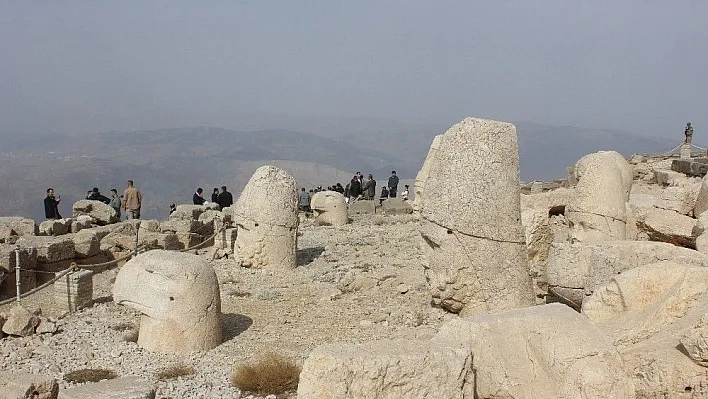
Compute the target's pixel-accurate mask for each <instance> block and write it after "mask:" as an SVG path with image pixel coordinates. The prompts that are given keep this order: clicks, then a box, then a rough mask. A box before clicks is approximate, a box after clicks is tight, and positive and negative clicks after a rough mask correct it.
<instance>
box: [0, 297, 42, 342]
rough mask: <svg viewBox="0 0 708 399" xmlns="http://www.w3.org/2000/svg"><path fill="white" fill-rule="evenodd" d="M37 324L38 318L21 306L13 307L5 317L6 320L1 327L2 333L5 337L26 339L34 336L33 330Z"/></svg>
mask: <svg viewBox="0 0 708 399" xmlns="http://www.w3.org/2000/svg"><path fill="white" fill-rule="evenodd" d="M38 324H39V318H38V317H37V316H35V315H34V314H32V313H30V312H29V311H28V310H27V309H25V308H23V307H22V306H19V305H17V306H15V307H13V308H12V309H11V310H10V313H8V315H7V320H6V321H5V324H3V326H2V332H4V333H5V334H7V335H17V336H20V337H27V336H29V335H32V334H34V329H35V328H37V325H38Z"/></svg>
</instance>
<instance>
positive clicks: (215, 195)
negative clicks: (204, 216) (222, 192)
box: [211, 187, 219, 204]
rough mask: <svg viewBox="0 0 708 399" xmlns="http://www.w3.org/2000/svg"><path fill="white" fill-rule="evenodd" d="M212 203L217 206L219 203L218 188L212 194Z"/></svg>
mask: <svg viewBox="0 0 708 399" xmlns="http://www.w3.org/2000/svg"><path fill="white" fill-rule="evenodd" d="M211 202H213V203H215V204H216V203H218V202H219V189H218V188H216V187H214V192H212V193H211Z"/></svg>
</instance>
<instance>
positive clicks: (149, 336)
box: [113, 250, 221, 353]
mask: <svg viewBox="0 0 708 399" xmlns="http://www.w3.org/2000/svg"><path fill="white" fill-rule="evenodd" d="M113 301H114V302H115V303H117V304H119V305H125V306H128V307H131V308H133V309H135V310H137V311H138V312H140V313H142V319H141V321H140V331H139V335H138V345H139V346H141V347H142V348H145V349H147V350H149V351H154V352H172V353H182V352H183V351H187V352H198V351H205V350H209V349H213V348H215V347H216V346H218V345H219V344H220V343H221V297H220V294H219V282H218V281H217V278H216V273H215V272H214V269H212V267H211V266H210V265H209V264H208V263H207V262H206V261H205V260H203V259H202V258H200V257H198V256H196V255H193V254H186V253H180V252H172V251H164V250H155V251H150V252H146V253H144V254H140V255H138V256H137V257H135V258H134V259H131V260H130V261H128V262H127V263H126V264H125V265H124V266H123V267H122V268H121V269H120V272H119V273H118V276H116V282H115V285H114V287H113Z"/></svg>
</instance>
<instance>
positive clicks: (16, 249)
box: [15, 245, 22, 302]
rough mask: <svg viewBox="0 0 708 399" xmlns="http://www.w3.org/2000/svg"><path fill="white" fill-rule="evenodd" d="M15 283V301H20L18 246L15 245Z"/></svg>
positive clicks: (20, 282) (20, 281)
mask: <svg viewBox="0 0 708 399" xmlns="http://www.w3.org/2000/svg"><path fill="white" fill-rule="evenodd" d="M15 284H16V286H17V302H20V298H21V296H22V292H21V291H22V289H21V286H22V280H21V279H20V246H19V245H17V246H16V247H15Z"/></svg>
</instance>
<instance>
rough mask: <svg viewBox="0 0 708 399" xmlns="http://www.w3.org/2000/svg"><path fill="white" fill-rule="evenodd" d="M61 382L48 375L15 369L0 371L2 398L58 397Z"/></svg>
mask: <svg viewBox="0 0 708 399" xmlns="http://www.w3.org/2000/svg"><path fill="white" fill-rule="evenodd" d="M58 393H59V384H58V383H57V380H56V379H54V378H51V377H48V376H41V375H36V374H30V373H20V372H14V371H0V398H2V399H25V398H31V399H57V395H58Z"/></svg>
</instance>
